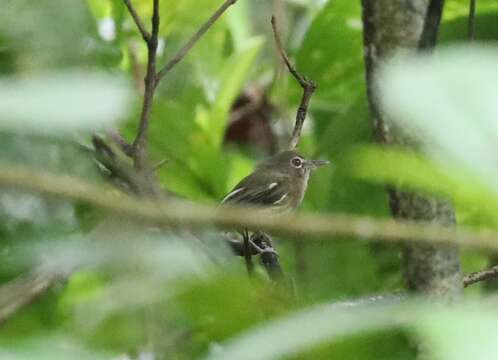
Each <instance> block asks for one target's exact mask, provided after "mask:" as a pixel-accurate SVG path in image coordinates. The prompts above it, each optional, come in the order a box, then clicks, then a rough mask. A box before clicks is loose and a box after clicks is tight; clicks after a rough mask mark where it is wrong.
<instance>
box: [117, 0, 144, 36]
mask: <svg viewBox="0 0 498 360" xmlns="http://www.w3.org/2000/svg"><path fill="white" fill-rule="evenodd" d="M123 1H124V3H125V5H126V7H127V8H128V11H129V12H130V15H131V17H132V18H133V21H135V24H136V25H137V28H138V31H139V32H140V35H142V38H143V39H144V41H145V42H146V43H148V42H149V40H150V34H149V32H148V31H147V30H146V29H145V26H144V23H143V22H142V20H141V19H140V16H138V13H137V11H136V10H135V8H134V7H133V5H132V4H131V2H130V0H123Z"/></svg>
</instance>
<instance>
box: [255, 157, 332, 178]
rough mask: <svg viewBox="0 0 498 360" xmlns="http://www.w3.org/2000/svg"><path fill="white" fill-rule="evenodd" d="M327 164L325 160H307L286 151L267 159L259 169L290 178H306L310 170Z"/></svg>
mask: <svg viewBox="0 0 498 360" xmlns="http://www.w3.org/2000/svg"><path fill="white" fill-rule="evenodd" d="M327 164H329V161H327V160H308V159H305V158H304V157H303V156H302V155H301V154H299V153H298V152H297V151H295V150H286V151H282V152H280V153H278V154H276V155H274V156H272V157H271V158H269V159H267V160H266V161H265V162H263V163H262V164H261V165H260V166H259V167H262V168H266V169H269V170H273V171H277V172H281V173H284V174H288V175H291V176H298V177H306V176H307V175H308V174H309V173H310V172H311V171H312V170H315V169H316V168H318V167H320V166H322V165H327Z"/></svg>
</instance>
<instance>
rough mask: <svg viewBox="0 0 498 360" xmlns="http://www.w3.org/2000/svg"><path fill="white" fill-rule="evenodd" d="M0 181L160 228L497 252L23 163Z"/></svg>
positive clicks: (457, 233)
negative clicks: (140, 192)
mask: <svg viewBox="0 0 498 360" xmlns="http://www.w3.org/2000/svg"><path fill="white" fill-rule="evenodd" d="M0 185H2V186H6V187H11V188H15V189H20V190H27V191H35V192H39V193H41V194H45V195H49V196H54V197H57V198H64V199H68V200H74V201H81V202H85V203H89V204H92V205H94V206H96V207H98V208H101V209H103V210H107V211H110V212H113V213H116V214H120V215H121V216H123V217H125V218H127V219H130V220H133V221H139V222H142V223H144V224H153V225H156V226H165V227H176V228H191V229H200V228H205V227H209V226H211V225H215V226H217V227H219V228H220V229H229V230H230V229H240V228H248V229H260V230H261V231H265V232H266V231H268V232H271V233H274V234H286V235H289V237H288V238H286V240H289V241H302V237H303V236H306V237H309V238H310V240H311V239H313V238H314V237H319V236H326V237H327V240H328V241H339V240H340V239H334V238H333V236H353V237H355V238H357V239H362V240H369V241H371V242H385V243H403V242H420V243H428V244H432V245H437V244H453V245H457V246H461V247H467V248H474V249H480V250H498V241H497V240H498V232H496V231H493V230H487V229H486V230H480V231H473V230H470V229H465V228H460V229H459V230H457V229H452V228H447V227H444V226H439V225H435V224H432V223H426V222H412V221H403V220H398V221H394V220H392V219H373V218H366V217H358V216H349V215H331V214H328V215H297V214H285V215H283V214H282V215H274V216H271V215H269V216H261V215H260V214H258V212H257V211H256V212H254V211H251V210H250V209H243V208H229V207H228V206H226V207H211V206H204V205H200V204H187V203H185V202H180V201H173V200H168V201H147V200H141V199H137V198H133V197H131V196H127V195H125V194H118V193H116V192H115V191H109V188H106V187H101V186H97V185H93V184H91V183H88V182H86V181H83V180H81V179H79V178H75V177H71V176H62V175H55V174H51V173H47V172H43V171H39V170H36V171H34V170H31V169H28V168H25V167H16V166H3V167H2V169H1V171H0Z"/></svg>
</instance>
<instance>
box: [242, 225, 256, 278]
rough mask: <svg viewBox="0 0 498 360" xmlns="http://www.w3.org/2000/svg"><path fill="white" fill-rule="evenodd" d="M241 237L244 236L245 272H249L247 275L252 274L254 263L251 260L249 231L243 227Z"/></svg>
mask: <svg viewBox="0 0 498 360" xmlns="http://www.w3.org/2000/svg"><path fill="white" fill-rule="evenodd" d="M242 237H243V238H244V259H245V261H246V268H247V273H248V274H249V276H252V274H253V273H254V263H253V262H252V255H251V243H250V238H249V231H248V230H247V229H244V232H243V233H242Z"/></svg>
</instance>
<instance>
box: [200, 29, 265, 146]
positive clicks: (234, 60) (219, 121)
mask: <svg viewBox="0 0 498 360" xmlns="http://www.w3.org/2000/svg"><path fill="white" fill-rule="evenodd" d="M262 45H263V40H262V39H261V38H256V37H255V38H253V39H252V40H251V41H247V43H246V45H245V47H244V48H243V49H241V50H239V51H237V52H235V53H234V54H233V55H232V56H231V57H230V58H228V59H227V61H226V64H225V65H224V68H223V73H222V76H221V80H220V82H219V87H218V92H217V94H216V100H215V102H214V104H213V108H212V110H211V113H210V119H209V124H208V125H209V128H208V129H207V133H208V134H209V136H210V137H211V139H212V141H213V144H214V145H216V146H221V143H222V141H223V136H224V133H225V127H226V125H227V121H228V113H229V111H230V108H231V106H232V104H233V102H234V101H235V99H236V97H237V96H238V95H239V94H240V90H241V88H242V86H243V85H244V84H245V82H246V81H247V77H248V75H249V73H250V70H251V66H252V65H253V64H254V61H255V59H256V56H257V55H258V53H259V51H260V50H261V47H262Z"/></svg>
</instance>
